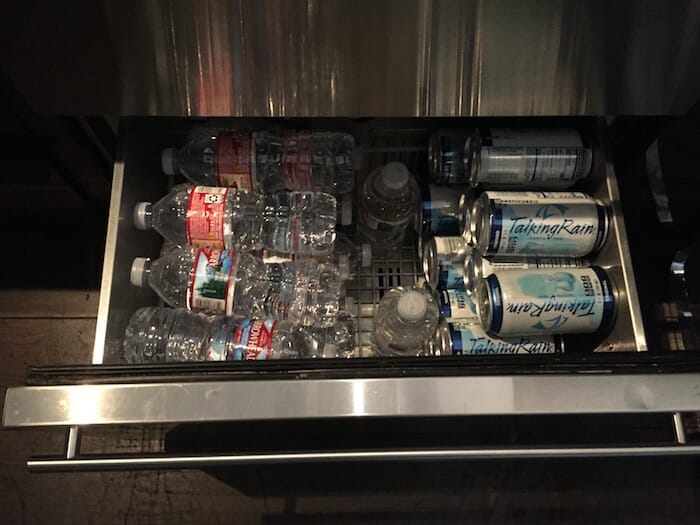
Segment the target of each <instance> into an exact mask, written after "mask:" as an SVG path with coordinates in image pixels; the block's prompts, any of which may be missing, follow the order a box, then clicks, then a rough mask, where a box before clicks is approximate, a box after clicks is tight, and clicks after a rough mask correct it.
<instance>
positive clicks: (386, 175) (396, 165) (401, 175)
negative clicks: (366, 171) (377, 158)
mask: <svg viewBox="0 0 700 525" xmlns="http://www.w3.org/2000/svg"><path fill="white" fill-rule="evenodd" d="M410 176H411V174H410V173H409V172H408V168H407V167H406V166H404V165H403V164H402V163H401V162H390V163H389V164H387V165H386V166H384V167H383V168H382V173H381V178H382V182H383V183H384V185H385V186H386V187H387V188H389V189H391V190H400V189H401V188H403V187H404V186H406V184H408V179H409V177H410Z"/></svg>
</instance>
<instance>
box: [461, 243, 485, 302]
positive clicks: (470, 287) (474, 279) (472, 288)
mask: <svg viewBox="0 0 700 525" xmlns="http://www.w3.org/2000/svg"><path fill="white" fill-rule="evenodd" d="M479 257H481V256H480V255H479V253H478V252H477V251H476V250H472V251H471V252H470V253H468V254H467V256H466V257H465V258H464V291H466V292H467V295H474V293H475V292H476V286H477V284H478V281H479V277H478V276H477V275H476V273H477V272H476V265H477V261H476V260H475V259H477V258H479Z"/></svg>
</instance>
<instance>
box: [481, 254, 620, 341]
mask: <svg viewBox="0 0 700 525" xmlns="http://www.w3.org/2000/svg"><path fill="white" fill-rule="evenodd" d="M617 297H618V296H617V292H616V289H615V285H614V283H613V281H612V280H611V279H610V277H609V276H608V274H607V273H606V272H605V270H603V269H602V268H599V267H597V266H592V267H590V268H557V269H549V270H509V271H505V272H499V273H495V274H491V275H489V276H488V277H486V278H485V279H482V280H481V282H480V283H479V286H478V287H477V292H476V298H475V299H476V305H477V309H478V313H479V321H480V323H481V326H482V328H483V329H484V330H486V332H488V333H489V334H492V335H497V336H499V337H511V336H520V335H537V336H541V335H548V334H577V333H593V332H598V331H606V330H608V329H610V328H611V327H612V325H613V322H614V320H615V312H616V305H617V302H618V301H617Z"/></svg>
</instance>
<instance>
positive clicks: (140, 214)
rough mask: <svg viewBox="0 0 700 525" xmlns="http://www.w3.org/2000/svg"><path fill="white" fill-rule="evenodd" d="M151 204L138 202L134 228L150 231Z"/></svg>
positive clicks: (135, 208)
mask: <svg viewBox="0 0 700 525" xmlns="http://www.w3.org/2000/svg"><path fill="white" fill-rule="evenodd" d="M151 213H152V212H151V203H150V202H138V203H136V206H134V214H133V220H134V227H135V228H136V229H137V230H148V229H150V227H151V225H150V218H151Z"/></svg>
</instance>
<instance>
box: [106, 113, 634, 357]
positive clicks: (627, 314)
mask: <svg viewBox="0 0 700 525" xmlns="http://www.w3.org/2000/svg"><path fill="white" fill-rule="evenodd" d="M485 122H488V121H484V120H475V119H415V118H410V119H409V118H406V119H404V118H397V119H286V120H279V119H235V121H232V120H226V119H221V121H219V122H217V121H216V119H214V121H212V119H208V120H207V121H206V123H207V124H208V125H215V126H221V127H230V126H235V127H237V128H241V129H249V130H256V129H271V128H272V129H290V128H291V129H309V128H313V129H328V130H345V131H348V132H349V133H351V134H352V135H353V136H354V137H355V139H356V142H357V145H358V148H359V150H360V152H361V158H362V163H361V168H360V169H359V170H358V172H357V175H356V176H357V180H356V184H355V188H356V191H357V188H359V187H360V184H359V182H360V181H361V179H362V177H364V176H366V175H367V174H368V173H369V172H370V171H371V170H372V169H373V168H375V167H378V166H382V165H384V164H385V163H387V162H390V161H394V160H396V161H401V162H403V163H404V164H406V166H407V167H408V168H409V170H410V171H411V172H412V173H413V174H414V175H415V176H416V178H417V179H419V180H425V181H427V179H428V156H427V144H428V138H429V137H430V135H431V134H432V133H434V132H435V131H437V130H439V129H450V128H454V129H470V128H473V127H474V126H476V125H478V124H483V123H485ZM204 123H205V122H204V121H198V120H195V119H183V118H145V117H138V118H125V119H122V122H121V133H120V134H121V142H120V151H119V153H118V161H117V163H116V165H115V177H114V185H113V192H112V198H111V204H110V224H109V231H108V236H107V245H106V252H105V253H106V255H105V264H104V270H103V280H102V289H101V298H100V310H99V318H98V325H97V334H96V342H95V349H94V353H93V364H118V363H122V362H123V360H122V350H121V345H122V337H123V334H124V329H125V327H126V324H127V322H128V320H129V317H130V316H131V315H132V314H133V312H134V311H135V310H136V309H137V308H140V307H143V306H150V305H157V304H158V303H159V300H158V298H157V296H156V295H155V293H154V292H152V291H151V290H150V289H148V288H143V289H140V288H136V287H134V286H131V284H130V282H129V269H130V266H131V262H132V260H133V258H134V257H152V258H154V257H157V256H158V254H159V252H160V249H161V246H162V238H161V237H160V236H159V235H158V233H156V232H154V231H150V232H144V231H138V230H136V229H135V228H134V227H133V224H132V210H133V207H134V204H135V203H137V202H139V201H144V200H149V201H154V200H157V199H159V198H161V197H162V196H163V195H165V193H166V192H167V191H168V188H170V187H172V186H173V185H174V184H177V183H179V182H183V181H184V179H180V178H177V177H168V176H166V175H164V174H163V172H162V170H161V167H160V154H161V151H162V150H163V149H164V148H166V147H173V146H180V145H182V144H183V143H184V141H185V140H186V136H187V133H188V132H189V131H190V130H191V129H192V128H194V127H195V126H199V125H203V124H204ZM510 123H511V121H504V122H499V124H500V125H505V124H510ZM538 123H539V124H542V123H543V124H548V125H552V124H565V125H567V126H571V127H574V128H576V129H579V130H580V131H581V132H582V134H583V135H584V136H585V137H587V139H588V140H590V143H591V146H592V148H593V150H594V163H593V170H592V175H591V176H590V177H589V178H588V179H586V180H584V181H582V182H581V183H580V184H579V185H577V186H576V187H575V188H573V189H575V190H578V191H584V192H586V193H589V194H591V195H593V196H594V197H596V198H598V199H600V200H601V201H603V202H604V203H605V204H607V205H608V206H609V208H610V212H611V221H610V229H609V234H608V239H607V241H606V244H605V246H604V247H603V248H602V249H601V250H600V251H599V252H598V253H597V254H595V256H594V257H593V258H592V260H591V262H592V263H593V264H596V265H599V266H601V267H603V268H604V269H606V270H607V271H608V273H609V274H610V276H611V277H612V279H613V280H614V281H615V283H616V285H617V289H618V294H619V301H618V310H617V317H616V321H615V324H614V326H613V328H612V329H611V330H610V331H609V332H606V333H599V334H590V335H583V336H576V337H575V338H574V337H572V338H569V339H568V340H567V353H572V354H579V353H580V354H590V353H592V352H633V351H645V350H646V349H647V346H646V339H645V335H644V328H643V323H642V319H641V314H640V310H639V302H638V298H637V291H636V283H635V281H634V273H633V268H632V261H631V257H630V251H629V246H628V244H627V234H626V230H625V223H624V220H623V216H622V208H621V205H620V196H619V191H618V185H617V181H616V179H615V174H614V170H613V167H612V164H611V163H610V162H609V161H608V159H607V158H606V154H605V152H604V141H603V140H601V139H602V131H601V121H599V120H596V119H573V120H571V119H567V120H565V121H562V120H556V119H555V120H552V119H549V120H545V121H542V122H539V121H536V122H535V124H538ZM521 124H525V122H523V123H521ZM527 124H530V125H532V124H533V121H532V120H528V121H527ZM354 197H355V194H354V195H353V198H354ZM339 230H340V231H342V230H343V227H339ZM416 242H417V236H416V235H409V236H408V238H407V240H406V243H405V244H404V245H403V246H402V247H401V248H400V249H397V250H395V251H394V252H390V253H387V254H385V255H383V256H381V257H378V256H376V255H375V256H374V257H373V261H372V266H371V267H370V268H366V269H363V270H362V271H361V272H360V273H359V274H358V275H357V277H356V278H354V279H353V280H351V281H348V282H346V293H347V295H348V296H350V297H353V298H354V299H355V300H356V301H355V303H354V305H352V306H349V307H348V313H350V314H352V315H353V316H354V317H355V321H356V327H357V355H358V356H364V357H367V356H371V355H372V352H371V348H370V346H369V337H370V334H371V330H372V322H373V319H372V317H373V314H374V310H375V307H376V305H377V303H378V302H379V300H380V299H381V297H382V296H383V294H384V293H385V292H386V291H387V290H389V289H390V288H392V287H394V286H410V285H413V284H417V283H420V282H421V280H422V271H421V263H420V260H419V258H418V253H417V249H416ZM419 359H420V358H416V359H410V358H409V359H408V360H412V361H415V360H419ZM445 359H453V358H445ZM457 359H459V358H457ZM494 359H498V356H494ZM542 359H546V356H544V357H542ZM350 361H353V360H350ZM496 362H497V361H496ZM348 364H349V365H350V366H352V364H351V363H348Z"/></svg>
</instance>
